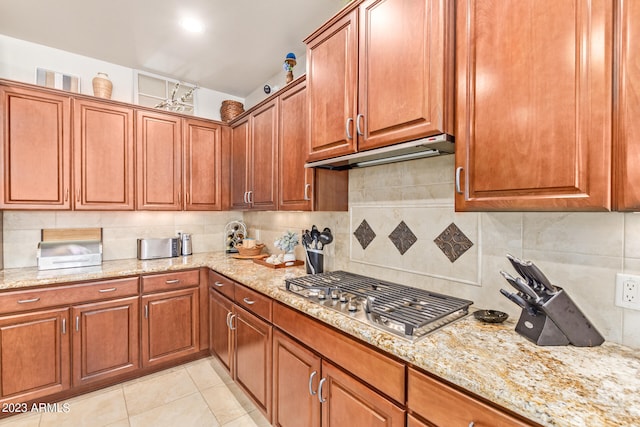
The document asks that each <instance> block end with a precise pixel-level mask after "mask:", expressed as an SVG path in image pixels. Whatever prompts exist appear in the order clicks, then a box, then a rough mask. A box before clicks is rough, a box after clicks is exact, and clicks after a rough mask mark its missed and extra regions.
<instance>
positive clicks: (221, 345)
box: [209, 289, 233, 372]
mask: <svg viewBox="0 0 640 427" xmlns="http://www.w3.org/2000/svg"><path fill="white" fill-rule="evenodd" d="M232 312H233V304H232V303H231V301H229V300H228V299H226V298H225V297H223V296H222V295H220V294H219V293H218V292H217V291H214V290H213V289H210V290H209V349H210V350H211V353H212V354H213V355H215V356H217V357H218V359H219V360H220V362H222V364H223V365H224V366H225V368H227V371H229V372H231V371H232V368H233V340H232V337H233V335H232V333H231V329H229V324H228V323H227V322H228V321H229V316H230V315H231V313H232Z"/></svg>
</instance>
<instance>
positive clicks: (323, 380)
mask: <svg viewBox="0 0 640 427" xmlns="http://www.w3.org/2000/svg"><path fill="white" fill-rule="evenodd" d="M325 382H327V379H326V378H323V379H321V380H320V383H319V384H318V400H319V401H320V403H324V402H326V401H327V399H325V398H323V397H322V387H324V383H325Z"/></svg>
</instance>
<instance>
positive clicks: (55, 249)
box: [37, 240, 102, 270]
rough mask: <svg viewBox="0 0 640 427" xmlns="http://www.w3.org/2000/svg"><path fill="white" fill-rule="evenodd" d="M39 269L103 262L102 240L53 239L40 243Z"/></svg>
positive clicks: (86, 265) (85, 265)
mask: <svg viewBox="0 0 640 427" xmlns="http://www.w3.org/2000/svg"><path fill="white" fill-rule="evenodd" d="M37 256H38V270H53V269H57V268H72V267H89V266H93V265H100V264H102V242H100V241H99V240H87V241H80V240H74V241H51V242H40V243H39V244H38V254H37Z"/></svg>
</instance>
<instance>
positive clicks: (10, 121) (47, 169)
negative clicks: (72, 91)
mask: <svg viewBox="0 0 640 427" xmlns="http://www.w3.org/2000/svg"><path fill="white" fill-rule="evenodd" d="M0 96H1V97H2V98H1V99H0V117H2V122H0V134H1V135H2V151H0V168H2V183H1V184H0V195H1V196H2V197H0V208H2V209H70V208H71V202H70V194H69V192H70V191H71V188H70V187H71V157H70V156H71V133H70V128H71V107H70V105H71V104H70V101H69V97H67V96H61V95H56V94H52V93H49V92H46V91H42V92H41V91H38V90H30V89H22V88H17V87H16V88H14V87H10V86H0Z"/></svg>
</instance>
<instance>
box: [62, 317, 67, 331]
mask: <svg viewBox="0 0 640 427" xmlns="http://www.w3.org/2000/svg"><path fill="white" fill-rule="evenodd" d="M66 334H67V319H65V318H63V319H62V335H66Z"/></svg>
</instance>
